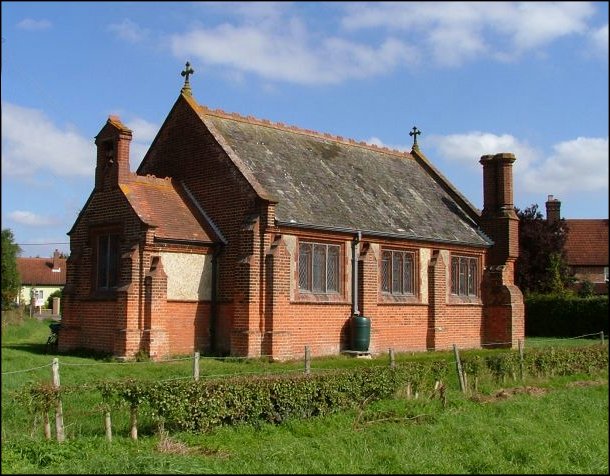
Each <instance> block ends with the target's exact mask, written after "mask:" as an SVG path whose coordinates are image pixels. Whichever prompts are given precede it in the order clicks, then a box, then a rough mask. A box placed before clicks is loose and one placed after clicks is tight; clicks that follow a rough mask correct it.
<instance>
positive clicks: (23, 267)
mask: <svg viewBox="0 0 610 476" xmlns="http://www.w3.org/2000/svg"><path fill="white" fill-rule="evenodd" d="M55 266H56V267H55V269H56V270H59V271H53V269H54V268H53V258H17V269H18V270H19V275H20V277H21V284H25V285H39V286H64V285H65V284H66V260H65V259H64V258H55Z"/></svg>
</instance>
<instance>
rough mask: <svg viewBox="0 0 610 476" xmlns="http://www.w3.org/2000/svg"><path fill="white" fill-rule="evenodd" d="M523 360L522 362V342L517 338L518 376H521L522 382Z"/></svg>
mask: <svg viewBox="0 0 610 476" xmlns="http://www.w3.org/2000/svg"><path fill="white" fill-rule="evenodd" d="M523 368H524V362H523V342H522V341H521V339H519V377H520V378H521V382H522V383H523V376H524V371H523Z"/></svg>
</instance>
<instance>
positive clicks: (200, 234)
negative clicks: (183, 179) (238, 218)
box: [120, 174, 221, 243]
mask: <svg viewBox="0 0 610 476" xmlns="http://www.w3.org/2000/svg"><path fill="white" fill-rule="evenodd" d="M120 188H121V191H122V192H123V194H124V195H125V197H126V198H127V200H128V202H129V204H130V205H131V207H132V208H133V210H134V212H135V213H136V214H137V215H138V217H139V218H140V220H141V221H142V222H143V223H145V224H146V225H148V226H151V227H153V228H155V238H156V239H161V240H170V241H183V242H194V243H214V242H217V241H219V240H221V237H219V236H218V233H217V232H216V231H215V227H214V226H213V224H211V223H209V222H208V219H207V217H205V216H203V215H202V213H201V212H200V211H199V210H198V208H197V206H196V204H194V203H193V202H192V200H191V198H190V197H189V195H188V192H187V191H186V190H185V189H184V188H183V186H182V185H181V184H176V183H174V181H173V180H171V179H169V178H157V177H154V176H150V175H148V176H138V175H135V174H134V175H132V176H131V180H129V181H126V182H124V183H121V184H120Z"/></svg>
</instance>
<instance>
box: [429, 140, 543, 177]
mask: <svg viewBox="0 0 610 476" xmlns="http://www.w3.org/2000/svg"><path fill="white" fill-rule="evenodd" d="M426 143H429V144H431V145H432V146H433V147H434V148H435V149H436V150H438V152H439V155H440V156H441V157H443V159H446V160H448V161H451V162H457V163H460V164H463V165H468V166H470V167H471V168H472V169H475V168H480V167H481V166H480V164H479V159H480V158H481V156H482V155H486V154H498V153H502V152H510V153H512V154H515V157H516V158H517V160H516V161H515V165H514V167H515V174H517V173H520V172H522V173H525V171H526V170H528V168H529V167H530V165H531V164H532V163H533V162H535V161H536V160H537V159H538V157H539V153H538V152H537V151H536V150H535V149H534V148H532V147H530V146H529V145H528V144H525V143H523V142H521V141H519V140H518V139H516V138H515V137H513V136H512V135H510V134H502V135H496V134H491V133H489V132H480V131H474V132H469V133H468V134H452V135H448V136H439V135H430V136H428V137H427V138H426Z"/></svg>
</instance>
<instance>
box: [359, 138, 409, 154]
mask: <svg viewBox="0 0 610 476" xmlns="http://www.w3.org/2000/svg"><path fill="white" fill-rule="evenodd" d="M365 142H366V143H367V144H371V145H375V146H377V147H387V148H388V149H392V150H399V151H401V152H407V151H410V150H411V146H408V145H391V144H385V143H384V142H383V141H382V140H381V139H379V138H378V137H371V138H370V139H367V140H366V141H365Z"/></svg>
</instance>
